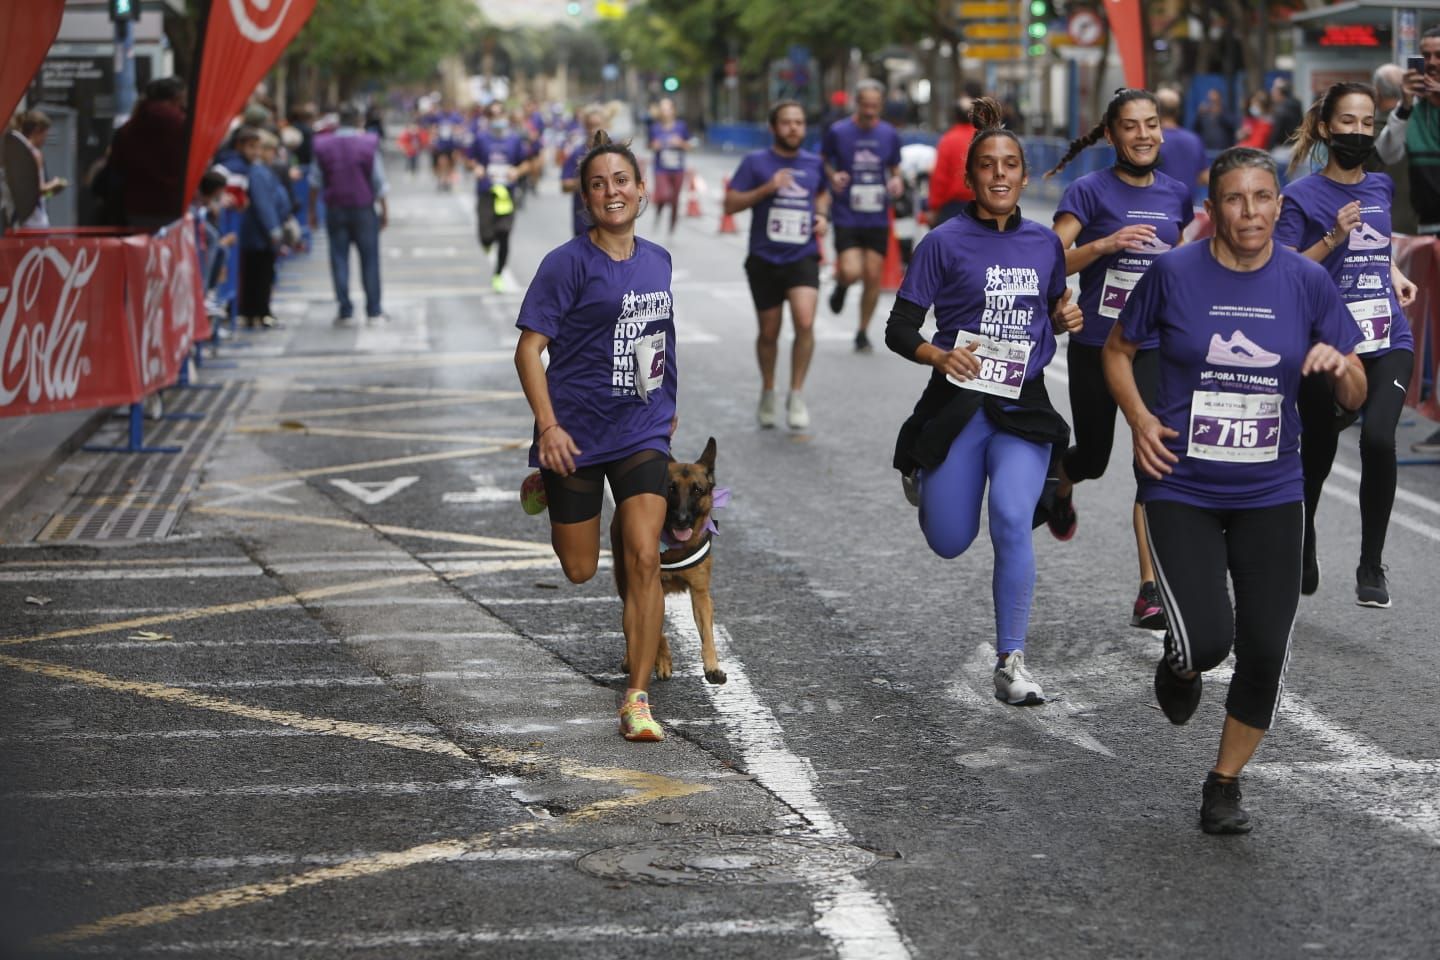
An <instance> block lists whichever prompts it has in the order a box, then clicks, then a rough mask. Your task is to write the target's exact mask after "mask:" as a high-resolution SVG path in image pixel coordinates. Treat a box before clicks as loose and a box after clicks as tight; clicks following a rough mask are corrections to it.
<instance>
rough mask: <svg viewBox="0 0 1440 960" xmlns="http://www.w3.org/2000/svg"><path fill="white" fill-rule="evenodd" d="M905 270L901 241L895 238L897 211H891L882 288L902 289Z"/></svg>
mask: <svg viewBox="0 0 1440 960" xmlns="http://www.w3.org/2000/svg"><path fill="white" fill-rule="evenodd" d="M903 279H905V271H904V269H902V268H901V266H900V241H899V240H897V239H896V238H895V211H894V210H891V211H890V240H889V242H888V243H886V244H885V268H884V271H883V272H882V273H881V274H880V289H882V290H884V291H885V292H886V293H894V292H895V291H897V290H899V289H900V281H901V280H903Z"/></svg>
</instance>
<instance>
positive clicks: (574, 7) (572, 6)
mask: <svg viewBox="0 0 1440 960" xmlns="http://www.w3.org/2000/svg"><path fill="white" fill-rule="evenodd" d="M565 12H566V13H568V14H570V16H572V17H578V16H580V4H578V3H575V2H574V0H571V2H570V3H567V4H565Z"/></svg>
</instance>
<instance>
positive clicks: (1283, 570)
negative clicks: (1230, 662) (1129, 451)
mask: <svg viewBox="0 0 1440 960" xmlns="http://www.w3.org/2000/svg"><path fill="white" fill-rule="evenodd" d="M1304 525H1305V509H1304V505H1303V504H1300V503H1298V502H1296V503H1286V504H1281V505H1280V506H1276V507H1257V508H1252V509H1235V510H1213V509H1204V508H1201V507H1194V506H1191V505H1189V504H1186V503H1178V502H1176V501H1172V500H1152V501H1150V502H1149V503H1147V504H1145V529H1146V532H1147V533H1148V534H1149V536H1150V556H1151V557H1152V558H1153V559H1154V561H1155V579H1156V581H1157V583H1158V584H1159V586H1160V597H1161V600H1162V601H1163V602H1164V604H1165V615H1166V616H1167V617H1168V618H1169V621H1170V631H1169V634H1168V635H1167V636H1166V638H1165V655H1166V656H1167V657H1168V658H1169V659H1170V662H1171V664H1172V666H1174V667H1175V668H1176V669H1177V670H1181V671H1197V672H1203V671H1205V670H1211V669H1214V668H1215V667H1217V666H1219V665H1220V664H1221V663H1223V662H1224V660H1225V658H1226V657H1227V656H1228V655H1229V653H1230V650H1231V648H1232V647H1233V648H1234V650H1235V675H1234V677H1233V678H1232V679H1231V680H1230V693H1229V695H1228V696H1227V697H1226V698H1225V712H1226V713H1228V714H1230V716H1232V717H1234V718H1235V719H1236V720H1239V721H1240V722H1241V723H1243V724H1245V725H1247V726H1251V727H1257V728H1259V729H1261V730H1268V729H1269V728H1270V725H1271V724H1272V723H1274V722H1275V713H1276V711H1277V710H1278V709H1279V706H1280V694H1281V691H1282V690H1283V689H1284V685H1285V665H1286V664H1287V663H1288V661H1289V659H1290V634H1291V631H1292V629H1293V628H1294V626H1295V610H1296V608H1297V607H1298V606H1299V605H1300V542H1301V537H1302V536H1303V529H1304ZM1226 574H1229V577H1230V580H1231V581H1232V582H1233V583H1234V586H1235V602H1234V606H1233V607H1232V606H1231V602H1230V591H1229V590H1228V589H1227V587H1226V583H1225V577H1226Z"/></svg>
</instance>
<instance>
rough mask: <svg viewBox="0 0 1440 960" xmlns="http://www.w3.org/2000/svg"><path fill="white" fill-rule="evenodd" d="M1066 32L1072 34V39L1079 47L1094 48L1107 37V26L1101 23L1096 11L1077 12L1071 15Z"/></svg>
mask: <svg viewBox="0 0 1440 960" xmlns="http://www.w3.org/2000/svg"><path fill="white" fill-rule="evenodd" d="M1065 32H1066V33H1068V34H1070V39H1071V40H1074V41H1075V43H1076V44H1077V45H1079V46H1082V47H1093V46H1096V45H1097V44H1099V43H1100V40H1101V38H1103V37H1104V36H1105V25H1104V24H1103V23H1101V22H1100V15H1099V14H1097V13H1096V12H1095V11H1094V10H1076V11H1075V12H1074V13H1072V14H1070V22H1069V24H1068V25H1067V26H1066V31H1065Z"/></svg>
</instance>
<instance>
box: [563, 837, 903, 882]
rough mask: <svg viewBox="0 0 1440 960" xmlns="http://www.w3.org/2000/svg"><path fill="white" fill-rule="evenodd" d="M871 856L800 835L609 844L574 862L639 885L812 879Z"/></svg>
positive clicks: (829, 876)
mask: <svg viewBox="0 0 1440 960" xmlns="http://www.w3.org/2000/svg"><path fill="white" fill-rule="evenodd" d="M874 862H875V855H874V854H872V853H870V852H868V851H866V850H861V849H860V848H859V847H852V846H849V845H848V844H843V843H835V842H833V841H826V840H813V839H806V838H803V837H706V838H704V839H700V840H676V841H674V842H672V843H647V844H641V845H639V846H629V847H612V848H610V849H609V850H597V851H595V852H594V853H588V854H586V855H585V856H583V857H581V858H580V860H579V861H578V863H577V864H576V866H578V867H579V868H580V869H581V870H583V871H585V872H586V873H589V874H592V875H594V876H597V877H605V878H607V879H620V880H634V881H636V882H640V883H658V884H665V885H670V884H682V885H704V884H722V883H746V884H766V883H813V882H816V881H823V880H833V879H836V878H838V877H844V876H848V875H850V874H852V873H858V872H859V871H861V870H864V869H865V868H866V867H869V866H870V865H871V864H873V863H874Z"/></svg>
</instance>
